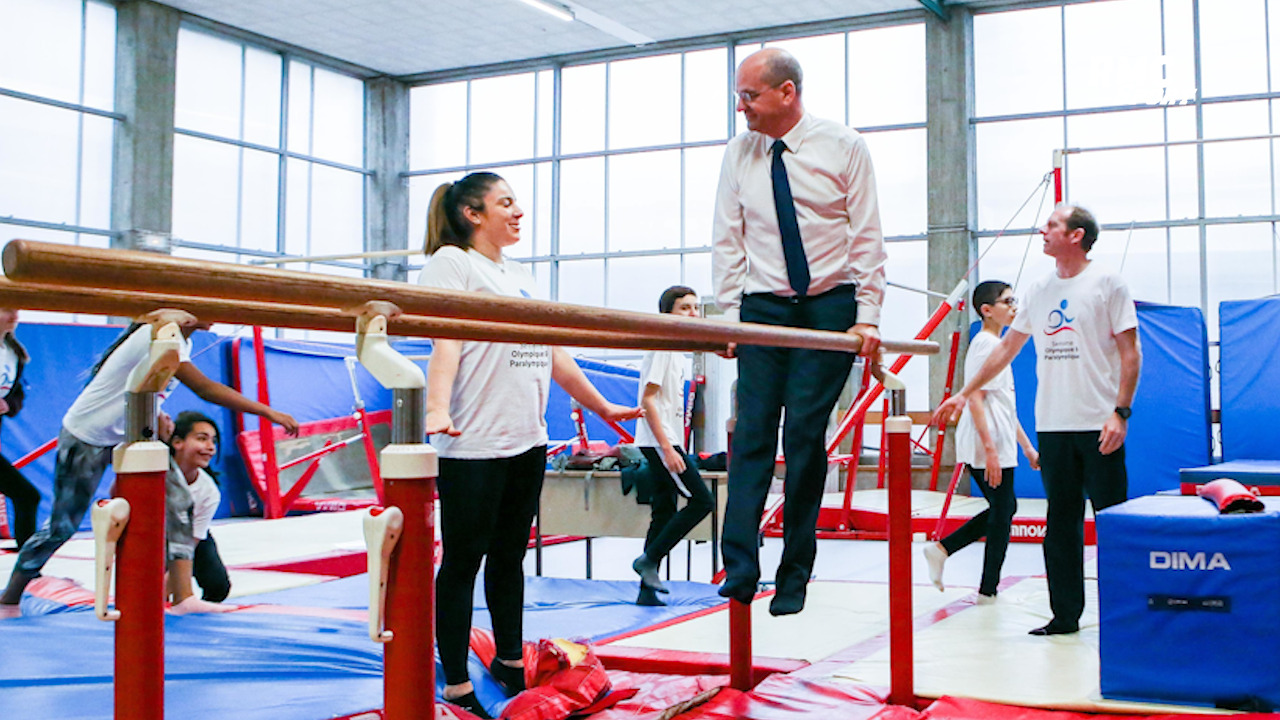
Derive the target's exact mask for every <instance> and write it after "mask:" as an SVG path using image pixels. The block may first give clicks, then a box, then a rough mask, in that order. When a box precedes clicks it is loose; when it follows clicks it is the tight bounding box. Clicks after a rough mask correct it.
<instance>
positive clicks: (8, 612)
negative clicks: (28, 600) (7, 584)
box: [0, 603, 22, 620]
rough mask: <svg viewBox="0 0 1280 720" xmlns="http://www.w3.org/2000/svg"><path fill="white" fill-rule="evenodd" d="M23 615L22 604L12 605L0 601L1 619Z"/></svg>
mask: <svg viewBox="0 0 1280 720" xmlns="http://www.w3.org/2000/svg"><path fill="white" fill-rule="evenodd" d="M16 617H22V606H21V605H10V604H9V603H0V620H8V619H9V618H16Z"/></svg>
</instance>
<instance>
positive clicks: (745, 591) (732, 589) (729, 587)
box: [718, 582, 756, 605]
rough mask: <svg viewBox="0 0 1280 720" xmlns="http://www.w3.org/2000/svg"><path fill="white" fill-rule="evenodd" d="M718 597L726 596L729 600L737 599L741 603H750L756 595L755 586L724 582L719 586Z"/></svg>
mask: <svg viewBox="0 0 1280 720" xmlns="http://www.w3.org/2000/svg"><path fill="white" fill-rule="evenodd" d="M718 592H719V593H720V597H727V598H729V599H730V600H737V601H738V602H740V603H742V604H743V605H750V604H751V601H752V600H754V599H755V597H756V587H755V585H754V584H752V585H738V584H734V583H729V582H726V583H725V584H724V585H721V586H720V590H719V591H718Z"/></svg>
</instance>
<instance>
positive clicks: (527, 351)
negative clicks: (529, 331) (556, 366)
mask: <svg viewBox="0 0 1280 720" xmlns="http://www.w3.org/2000/svg"><path fill="white" fill-rule="evenodd" d="M550 364H551V351H550V350H548V349H547V346H546V345H516V346H515V347H513V348H511V367H513V368H544V367H547V366H549V365H550Z"/></svg>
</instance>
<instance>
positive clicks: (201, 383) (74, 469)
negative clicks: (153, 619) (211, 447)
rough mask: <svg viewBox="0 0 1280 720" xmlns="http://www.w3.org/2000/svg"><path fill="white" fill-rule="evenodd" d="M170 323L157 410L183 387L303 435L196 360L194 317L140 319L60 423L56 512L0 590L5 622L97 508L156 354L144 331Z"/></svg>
mask: <svg viewBox="0 0 1280 720" xmlns="http://www.w3.org/2000/svg"><path fill="white" fill-rule="evenodd" d="M168 323H175V324H177V325H178V326H179V327H180V328H181V330H182V340H183V343H182V348H181V350H179V359H180V362H179V365H178V370H177V372H176V373H175V374H174V376H173V379H172V381H171V382H170V384H169V386H168V387H167V388H165V390H164V392H159V393H156V405H157V411H158V410H159V405H160V404H161V403H163V402H164V398H165V397H167V396H168V395H169V394H170V393H171V392H172V390H173V389H174V387H175V386H176V385H177V383H179V382H181V383H182V384H183V385H185V386H187V387H188V388H189V389H190V390H191V391H192V392H194V393H195V394H196V396H197V397H199V398H200V399H201V400H204V401H206V402H211V403H215V404H217V405H221V406H222V407H225V408H229V409H231V410H235V411H237V412H247V413H253V414H254V415H259V416H262V417H265V418H267V419H268V420H270V421H271V422H273V423H276V424H278V425H282V426H284V429H285V431H286V432H288V433H289V434H290V435H297V434H298V423H297V421H295V420H294V419H293V417H292V416H290V415H288V414H286V413H282V412H280V411H279V410H275V409H273V408H271V407H268V406H266V405H264V404H262V403H260V402H257V401H256V400H250V399H249V398H247V397H245V396H244V395H241V394H240V393H238V392H236V391H235V390H233V389H231V388H230V387H227V386H226V385H223V384H222V383H220V382H217V381H216V380H211V379H209V378H208V377H206V376H205V374H204V373H202V372H200V369H199V368H197V367H196V366H195V364H194V363H192V362H191V335H192V333H194V332H195V331H196V330H198V329H201V328H203V327H205V326H204V325H203V324H201V323H200V322H199V321H198V320H197V319H196V318H195V317H194V316H192V315H191V314H190V313H187V312H183V311H181V310H171V309H164V310H156V311H153V312H150V313H147V314H146V315H143V316H141V317H140V318H138V320H137V321H136V322H134V323H133V324H132V325H130V326H129V327H128V328H127V329H125V331H124V332H123V333H121V335H120V336H119V337H118V338H117V339H116V341H115V342H114V343H113V344H112V345H111V346H110V347H108V348H107V350H106V352H105V353H103V355H102V358H101V359H100V360H99V361H98V363H97V365H95V366H94V367H93V369H92V370H90V371H89V382H88V384H87V385H86V386H85V388H84V390H82V391H80V394H79V395H78V396H77V397H76V399H75V402H73V403H72V404H71V408H70V409H69V410H67V414H66V415H64V416H63V418H62V430H61V432H59V434H58V451H57V459H56V460H55V461H54V468H53V512H52V513H51V515H50V517H49V520H48V521H47V522H46V523H45V526H44V527H43V528H41V529H40V530H38V531H37V532H36V533H35V534H34V535H32V536H31V537H30V538H29V539H28V540H27V541H26V542H25V543H23V545H22V549H21V550H19V551H18V560H17V562H16V563H15V564H14V566H13V572H12V574H10V576H9V584H8V585H7V586H6V587H5V589H4V591H3V592H0V618H9V617H17V616H18V615H20V614H21V610H20V609H19V602H20V601H21V600H22V593H23V591H24V590H25V589H26V587H27V584H28V583H30V582H31V581H32V580H34V579H35V578H36V577H37V576H39V574H40V570H41V569H42V568H43V567H44V565H45V563H47V562H48V561H49V558H50V557H52V556H53V554H54V552H56V551H57V550H58V548H60V547H62V545H63V543H65V542H66V541H67V540H69V539H70V538H71V536H72V535H73V534H75V532H76V530H77V529H78V528H79V527H80V521H81V520H82V519H83V518H84V514H85V513H86V512H88V511H89V506H90V505H91V504H92V503H93V495H94V493H95V492H96V491H97V489H98V483H100V482H101V481H102V476H103V474H104V473H105V472H106V470H107V466H108V465H110V464H111V451H112V448H114V447H115V446H116V445H118V444H119V443H121V442H123V441H124V439H125V438H124V428H125V417H124V415H125V393H126V391H127V390H128V389H129V388H128V381H129V375H130V373H132V372H133V369H134V368H135V367H137V366H138V365H140V364H141V363H144V362H146V361H147V358H148V357H149V355H150V350H151V334H152V331H151V330H150V329H149V328H147V327H144V326H145V325H152V326H153V327H155V328H160V327H163V326H164V325H166V324H168Z"/></svg>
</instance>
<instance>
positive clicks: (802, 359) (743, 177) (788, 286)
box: [712, 48, 885, 615]
mask: <svg viewBox="0 0 1280 720" xmlns="http://www.w3.org/2000/svg"><path fill="white" fill-rule="evenodd" d="M801 84H802V73H801V70H800V65H799V63H797V62H796V60H795V58H794V57H792V56H791V55H790V54H789V53H787V52H786V51H783V50H779V49H776V48H769V49H765V50H761V51H760V52H757V53H754V54H752V55H751V56H749V57H748V58H747V59H746V60H744V61H743V62H742V64H741V65H740V66H738V75H737V90H736V92H737V96H738V110H739V111H740V112H742V114H743V116H744V117H745V118H746V121H747V127H748V131H747V132H745V133H742V134H740V135H738V136H737V137H735V138H733V139H732V140H731V141H729V146H728V148H727V149H726V151H725V157H724V165H723V166H722V168H721V172H720V186H719V190H718V191H717V194H716V217H715V228H714V244H713V248H712V268H713V273H714V276H715V285H716V302H717V303H718V304H719V305H720V307H721V308H723V309H724V310H725V312H726V313H727V314H729V315H731V316H732V315H734V314H738V315H739V316H740V318H741V320H743V321H744V322H757V323H767V324H770V325H787V326H792V327H801V328H810V329H818V330H836V331H848V332H850V333H852V334H856V335H859V336H861V337H862V341H863V343H862V354H864V355H869V356H876V355H878V349H879V345H880V333H879V330H878V325H879V322H880V304H881V302H882V301H883V299H884V287H885V280H884V262H885V250H884V239H883V237H882V235H881V232H880V213H879V209H878V206H877V202H876V187H875V175H874V173H873V171H872V168H871V156H870V154H869V153H868V152H867V146H866V143H865V142H864V141H863V139H862V137H861V136H860V135H859V134H858V133H857V132H855V131H854V130H851V129H850V128H847V127H845V126H843V125H840V124H839V123H836V122H831V121H829V120H822V119H819V118H816V117H813V116H812V115H808V114H806V113H805V111H804V106H803V104H802V103H801V100H800V97H801ZM734 350H735V351H736V354H737V356H738V378H739V379H738V413H737V417H738V424H737V427H736V429H735V432H734V437H733V454H732V461H731V463H730V468H729V500H728V507H727V508H726V513H725V530H724V540H723V543H722V545H723V551H724V559H725V571H726V574H727V577H726V580H725V584H724V586H723V587H722V588H721V589H720V594H721V595H723V596H725V597H729V598H733V599H735V600H738V601H740V602H744V603H749V602H750V601H751V599H752V597H753V596H754V594H755V590H756V586H757V583H758V582H759V579H760V562H759V554H758V541H757V538H758V532H759V524H760V517H761V514H762V513H763V511H764V503H765V498H766V495H767V493H768V489H769V484H770V482H771V480H772V478H773V467H774V453H775V451H776V449H777V438H778V423H779V420H780V419H782V410H783V408H786V415H785V421H784V426H783V438H782V445H783V454H784V456H785V457H786V464H787V477H786V481H785V494H786V500H785V505H784V509H783V543H784V549H783V552H782V559H781V562H780V563H779V565H778V571H777V575H776V580H777V594H776V595H775V596H774V598H773V601H772V602H771V603H770V605H769V611H770V612H771V613H773V614H774V615H789V614H792V613H796V612H799V611H800V610H801V609H802V608H803V607H804V599H805V589H806V586H807V584H808V581H809V575H810V572H811V571H812V568H813V560H814V556H815V553H816V548H817V544H816V540H815V536H814V533H815V529H816V526H817V519H818V510H819V507H820V505H821V503H822V491H823V486H824V484H825V481H826V475H827V455H826V447H825V431H826V427H827V422H828V419H829V417H830V415H831V410H832V408H833V407H834V406H835V403H836V400H837V399H838V398H839V395H840V391H841V389H842V388H843V387H844V383H845V381H846V379H847V378H848V376H849V371H850V369H851V368H852V364H853V356H851V355H849V354H847V353H839V352H829V351H815V350H792V349H787V348H772V347H746V346H744V347H740V348H734Z"/></svg>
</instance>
